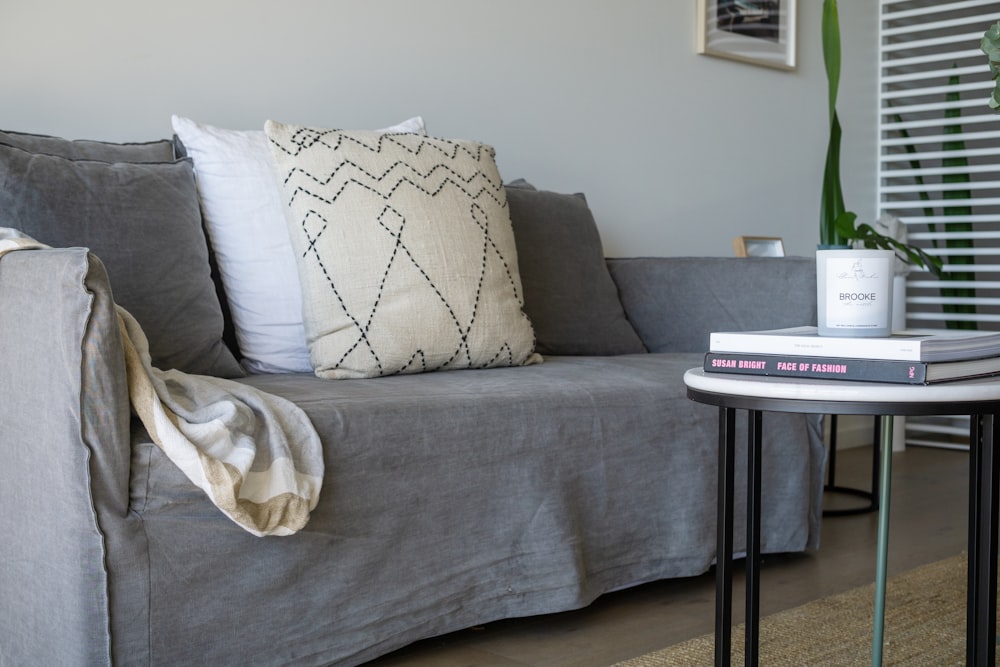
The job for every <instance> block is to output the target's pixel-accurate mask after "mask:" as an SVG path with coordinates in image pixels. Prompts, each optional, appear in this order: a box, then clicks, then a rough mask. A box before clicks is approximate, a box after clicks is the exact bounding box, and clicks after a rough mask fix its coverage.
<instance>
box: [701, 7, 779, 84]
mask: <svg viewBox="0 0 1000 667" xmlns="http://www.w3.org/2000/svg"><path fill="white" fill-rule="evenodd" d="M796 2H797V0H760V1H758V2H754V1H752V0H698V12H697V14H698V27H697V46H698V53H702V54H705V55H709V56H718V57H720V58H729V59H731V60H739V61H741V62H745V63H750V64H753V65H764V66H766V67H776V68H778V69H785V70H794V69H795V8H796Z"/></svg>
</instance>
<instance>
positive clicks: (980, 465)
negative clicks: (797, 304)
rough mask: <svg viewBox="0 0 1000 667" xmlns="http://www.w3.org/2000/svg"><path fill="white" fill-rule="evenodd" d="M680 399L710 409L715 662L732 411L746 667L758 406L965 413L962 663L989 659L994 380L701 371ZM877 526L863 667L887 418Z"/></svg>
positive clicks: (886, 461)
mask: <svg viewBox="0 0 1000 667" xmlns="http://www.w3.org/2000/svg"><path fill="white" fill-rule="evenodd" d="M684 384H685V385H687V394H688V398H690V399H692V400H694V401H697V402H699V403H705V404H708V405H715V406H718V408H719V487H718V527H717V530H718V532H717V545H718V546H717V555H716V561H717V566H716V608H715V635H716V637H715V664H716V665H717V666H720V667H721V666H723V665H729V662H730V658H729V652H730V647H731V643H732V576H733V514H734V511H733V493H734V491H733V489H734V485H735V481H734V468H735V453H736V445H735V431H736V428H735V424H736V421H735V420H736V411H737V410H746V411H747V418H748V426H749V428H748V430H747V439H748V447H747V451H748V467H747V475H748V480H747V546H746V551H747V561H746V653H745V655H746V664H748V665H756V664H757V660H758V655H757V654H758V651H757V649H758V639H759V621H760V604H759V603H760V495H761V493H760V492H761V489H760V485H761V460H760V459H761V420H762V413H763V412H799V413H819V414H854V415H874V416H883V417H888V416H892V415H904V416H912V415H954V414H967V415H972V416H973V417H974V418H973V419H971V420H970V422H971V427H970V434H969V435H970V448H969V451H970V464H969V578H968V593H967V614H966V618H967V627H966V664H968V665H993V664H994V663H995V661H996V597H997V596H996V590H997V515H998V502H997V501H998V496H1000V494H998V486H1000V456H997V455H996V453H995V451H994V442H998V441H1000V420H998V419H997V416H998V414H1000V377H992V378H977V379H972V380H961V381H955V382H945V383H941V384H933V385H907V384H885V383H877V382H848V381H843V380H806V379H799V378H778V377H763V376H755V375H730V374H722V373H719V374H715V373H705V372H704V371H703V370H702V369H701V368H692V369H690V370H688V371H687V372H685V374H684ZM881 421H882V427H881V441H882V447H881V457H882V461H881V467H880V480H879V481H880V484H879V495H880V498H879V530H878V549H877V555H876V573H875V618H874V627H873V636H872V665H873V666H879V665H881V664H882V642H883V631H884V621H885V581H886V556H887V554H888V536H889V495H890V479H891V472H892V468H891V465H892V419H882V420H881Z"/></svg>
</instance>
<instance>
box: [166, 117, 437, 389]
mask: <svg viewBox="0 0 1000 667" xmlns="http://www.w3.org/2000/svg"><path fill="white" fill-rule="evenodd" d="M172 123H173V128H174V132H175V133H176V134H177V137H178V138H179V139H180V140H181V142H182V143H183V144H184V148H185V149H186V151H187V154H188V155H189V156H190V157H191V159H192V160H193V161H194V170H195V178H196V181H197V186H198V196H199V198H200V200H201V208H202V214H203V216H204V219H205V226H206V228H207V230H208V236H209V239H210V240H211V242H212V250H213V252H214V254H215V257H216V261H217V262H218V267H219V273H220V275H221V276H222V285H223V287H224V289H225V290H226V298H227V300H228V301H229V309H230V312H231V313H232V318H233V326H234V328H235V330H236V339H237V342H238V344H239V346H240V353H241V355H242V357H243V360H242V362H241V363H242V364H243V366H244V368H246V370H247V371H249V372H251V373H287V372H292V373H308V372H310V371H311V370H312V366H311V365H310V363H309V351H308V348H307V346H306V337H305V330H304V329H303V324H302V290H301V288H300V286H299V277H298V272H297V270H296V268H295V257H294V256H293V255H292V247H291V245H290V243H289V240H288V228H287V226H286V224H285V217H284V207H283V206H282V204H281V200H280V198H279V196H278V187H277V184H276V183H275V181H274V166H273V164H272V163H271V154H270V149H269V148H268V144H267V137H266V136H265V135H264V131H263V130H249V131H241V130H227V129H223V128H218V127H213V126H211V125H204V124H200V123H196V122H194V121H192V120H190V119H188V118H183V117H181V116H176V115H175V116H173V118H172ZM379 131H380V132H414V133H418V134H425V133H426V132H425V129H424V122H423V119H422V118H420V117H415V118H411V119H409V120H407V121H404V122H403V123H400V124H399V125H395V126H393V127H389V128H386V129H384V130H379Z"/></svg>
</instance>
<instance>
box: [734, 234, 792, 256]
mask: <svg viewBox="0 0 1000 667" xmlns="http://www.w3.org/2000/svg"><path fill="white" fill-rule="evenodd" d="M733 250H735V251H736V256H737V257H784V256H785V243H784V241H782V240H781V237H779V236H737V237H736V238H735V239H733Z"/></svg>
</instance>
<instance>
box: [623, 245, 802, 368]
mask: <svg viewBox="0 0 1000 667" xmlns="http://www.w3.org/2000/svg"><path fill="white" fill-rule="evenodd" d="M608 268H609V269H610V271H611V276H612V277H613V278H614V280H615V283H616V284H617V285H618V290H619V294H621V299H622V305H623V306H624V307H625V312H626V313H628V317H629V320H630V321H631V322H632V324H633V325H634V326H635V330H636V332H637V333H638V334H639V335H640V336H641V337H642V340H643V342H644V343H645V344H646V347H647V348H648V349H649V351H650V352H705V351H707V350H708V337H709V334H710V333H712V332H713V331H752V330H756V329H780V328H782V327H791V326H802V325H806V324H813V325H814V324H816V260H815V259H814V258H811V257H632V258H621V259H609V260H608Z"/></svg>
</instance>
